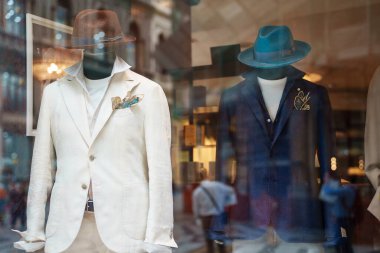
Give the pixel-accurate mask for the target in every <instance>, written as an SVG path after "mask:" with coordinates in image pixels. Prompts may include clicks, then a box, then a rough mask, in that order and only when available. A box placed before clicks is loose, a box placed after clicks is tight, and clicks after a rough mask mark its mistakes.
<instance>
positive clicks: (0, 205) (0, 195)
mask: <svg viewBox="0 0 380 253" xmlns="http://www.w3.org/2000/svg"><path fill="white" fill-rule="evenodd" d="M6 199H7V191H6V190H5V187H4V184H2V183H0V226H3V225H4V222H5V221H4V216H5V202H6Z"/></svg>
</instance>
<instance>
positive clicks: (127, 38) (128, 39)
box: [66, 35, 136, 49]
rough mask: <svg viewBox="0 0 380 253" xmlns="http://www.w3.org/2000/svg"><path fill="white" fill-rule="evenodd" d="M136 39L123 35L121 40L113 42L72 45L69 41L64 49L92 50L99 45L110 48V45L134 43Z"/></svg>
mask: <svg viewBox="0 0 380 253" xmlns="http://www.w3.org/2000/svg"><path fill="white" fill-rule="evenodd" d="M135 40H136V37H134V36H131V35H124V36H123V37H122V38H120V39H118V40H114V41H104V42H101V43H93V44H73V43H72V42H71V41H69V42H68V43H67V46H66V48H67V49H88V48H94V47H97V46H98V45H99V44H103V45H104V47H107V46H111V45H119V44H126V43H128V42H132V41H135Z"/></svg>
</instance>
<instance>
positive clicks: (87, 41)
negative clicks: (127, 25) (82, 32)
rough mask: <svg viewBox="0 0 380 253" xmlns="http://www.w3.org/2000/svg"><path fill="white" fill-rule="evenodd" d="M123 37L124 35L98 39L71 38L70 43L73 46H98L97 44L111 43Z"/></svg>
mask: <svg viewBox="0 0 380 253" xmlns="http://www.w3.org/2000/svg"><path fill="white" fill-rule="evenodd" d="M123 37H124V34H123V33H120V34H119V35H117V36H114V37H102V38H98V39H94V38H81V37H72V38H71V41H72V44H73V45H94V44H99V43H104V42H113V41H116V40H120V39H122V38H123Z"/></svg>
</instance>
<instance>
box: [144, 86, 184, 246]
mask: <svg viewBox="0 0 380 253" xmlns="http://www.w3.org/2000/svg"><path fill="white" fill-rule="evenodd" d="M144 100H145V103H146V114H145V120H144V131H145V145H146V153H147V162H148V174H149V211H148V222H147V229H146V236H145V242H147V243H152V244H159V245H164V246H168V247H177V244H176V243H175V241H174V239H173V195H172V166H171V156H170V147H171V126H170V113H169V107H168V102H167V100H166V97H165V94H164V92H163V90H162V88H161V87H160V86H159V85H156V86H155V87H154V88H153V89H152V90H151V91H150V93H149V94H147V96H146V97H145V98H144Z"/></svg>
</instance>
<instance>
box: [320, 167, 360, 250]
mask: <svg viewBox="0 0 380 253" xmlns="http://www.w3.org/2000/svg"><path fill="white" fill-rule="evenodd" d="M320 198H321V200H322V201H324V202H325V203H326V205H327V208H326V210H328V211H327V213H326V215H328V216H329V217H327V219H329V220H330V223H329V224H328V228H327V230H328V231H327V233H326V234H327V237H328V238H335V239H334V240H331V241H329V240H327V243H326V245H327V246H328V247H334V248H335V249H336V251H337V252H338V253H353V252H354V251H353V248H352V243H351V242H352V232H353V228H352V226H353V222H352V220H353V210H352V207H353V205H354V201H355V189H354V188H353V187H352V186H350V185H347V184H346V185H342V184H341V182H340V179H339V177H338V176H337V175H336V173H334V172H333V171H331V170H330V171H329V172H326V174H325V177H324V183H323V185H322V189H321V193H320Z"/></svg>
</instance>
